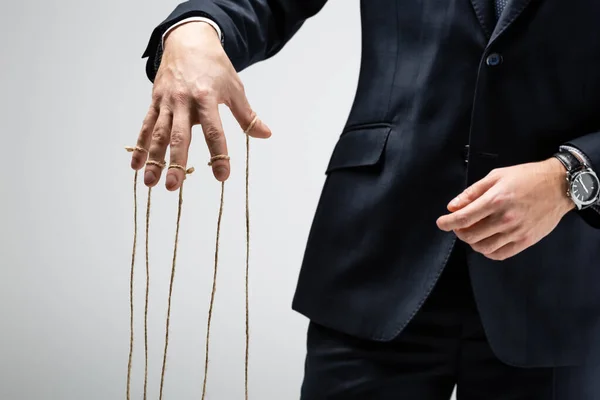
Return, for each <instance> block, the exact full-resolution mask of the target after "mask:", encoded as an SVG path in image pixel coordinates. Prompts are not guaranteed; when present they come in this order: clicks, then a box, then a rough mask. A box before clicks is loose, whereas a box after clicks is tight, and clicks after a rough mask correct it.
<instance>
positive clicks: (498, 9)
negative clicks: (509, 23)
mask: <svg viewBox="0 0 600 400" xmlns="http://www.w3.org/2000/svg"><path fill="white" fill-rule="evenodd" d="M508 1H509V0H494V11H495V13H496V21H497V20H499V19H500V16H501V15H502V11H504V8H505V7H506V4H508Z"/></svg>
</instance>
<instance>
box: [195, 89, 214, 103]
mask: <svg viewBox="0 0 600 400" xmlns="http://www.w3.org/2000/svg"><path fill="white" fill-rule="evenodd" d="M213 94H214V90H213V89H212V88H211V87H209V86H207V85H199V86H195V87H194V89H193V90H192V98H193V99H194V100H196V101H197V102H198V103H205V102H208V101H209V100H210V99H211V98H212V97H213Z"/></svg>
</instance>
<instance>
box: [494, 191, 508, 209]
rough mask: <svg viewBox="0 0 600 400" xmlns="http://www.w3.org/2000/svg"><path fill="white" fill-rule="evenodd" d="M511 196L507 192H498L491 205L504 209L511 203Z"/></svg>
mask: <svg viewBox="0 0 600 400" xmlns="http://www.w3.org/2000/svg"><path fill="white" fill-rule="evenodd" d="M510 200H511V196H510V195H509V194H508V193H505V192H498V193H496V194H494V195H493V196H492V199H491V201H490V202H491V204H492V206H495V207H502V206H504V205H506V204H508V203H510Z"/></svg>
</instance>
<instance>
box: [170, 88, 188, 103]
mask: <svg viewBox="0 0 600 400" xmlns="http://www.w3.org/2000/svg"><path fill="white" fill-rule="evenodd" d="M189 99H190V95H189V94H188V92H187V91H186V90H185V89H175V90H173V91H171V92H170V93H169V100H170V101H171V103H172V104H187V103H188V101H189Z"/></svg>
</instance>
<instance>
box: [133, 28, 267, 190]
mask: <svg viewBox="0 0 600 400" xmlns="http://www.w3.org/2000/svg"><path fill="white" fill-rule="evenodd" d="M219 104H226V105H227V106H228V107H229V109H230V110H231V112H232V113H233V116H234V117H235V119H236V120H237V121H238V123H239V124H240V127H241V128H242V130H246V129H247V128H248V127H249V126H250V125H251V123H252V121H253V120H254V118H255V116H256V114H255V113H254V111H253V110H252V108H251V107H250V104H249V103H248V99H247V98H246V94H245V92H244V86H243V85H242V82H241V80H240V78H239V76H238V74H237V73H236V71H235V68H234V67H233V65H232V64H231V61H230V60H229V58H228V57H227V54H226V53H225V51H224V49H223V47H222V46H221V42H220V40H219V38H218V35H217V33H216V31H215V30H214V29H213V28H212V27H211V26H210V25H209V24H207V23H205V22H189V23H186V24H183V25H181V26H179V27H177V28H175V29H174V30H173V31H171V32H170V33H169V35H168V36H167V38H165V49H164V53H163V55H162V61H161V64H160V68H159V69H158V72H157V74H156V78H155V81H154V89H153V92H152V103H151V105H150V110H149V111H148V113H147V115H146V118H145V119H144V123H143V126H142V129H141V132H140V134H139V137H138V140H137V146H138V147H139V148H140V149H142V150H140V149H137V150H135V151H134V153H133V155H132V159H131V167H132V168H133V169H135V170H139V169H141V168H142V167H144V165H145V164H146V161H147V160H149V161H154V162H155V163H154V164H152V163H151V164H148V165H146V170H145V173H144V183H145V184H146V185H147V186H149V187H152V186H155V185H156V184H157V183H158V181H159V180H160V176H161V173H162V168H161V166H160V165H161V164H165V161H164V160H165V156H166V152H167V147H169V146H170V161H169V164H168V165H179V166H182V167H186V165H187V161H188V150H189V147H190V143H191V130H192V126H194V125H198V124H200V125H202V131H203V132H204V137H205V139H206V143H207V145H208V149H209V151H210V155H211V157H214V156H226V155H227V143H226V140H225V134H224V132H223V125H222V123H221V116H220V115H219V110H218V106H219ZM248 134H249V135H250V136H253V137H256V138H268V137H270V136H271V131H270V129H269V128H268V127H267V126H266V125H265V124H264V123H262V122H261V121H260V120H258V122H257V123H256V124H255V125H254V126H253V128H252V129H251V131H250V132H248ZM144 150H146V151H144ZM155 164H158V165H155ZM212 168H213V174H214V175H215V177H216V178H217V179H218V180H219V181H225V180H226V179H227V178H228V177H229V171H230V165H229V160H228V158H227V157H222V158H221V159H218V160H216V161H215V162H214V163H212ZM184 171H185V169H184V168H181V169H178V168H172V169H169V170H168V172H167V179H166V187H167V189H168V190H171V191H173V190H177V189H179V187H180V186H181V183H182V182H183V179H184V175H185V172H184Z"/></svg>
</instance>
